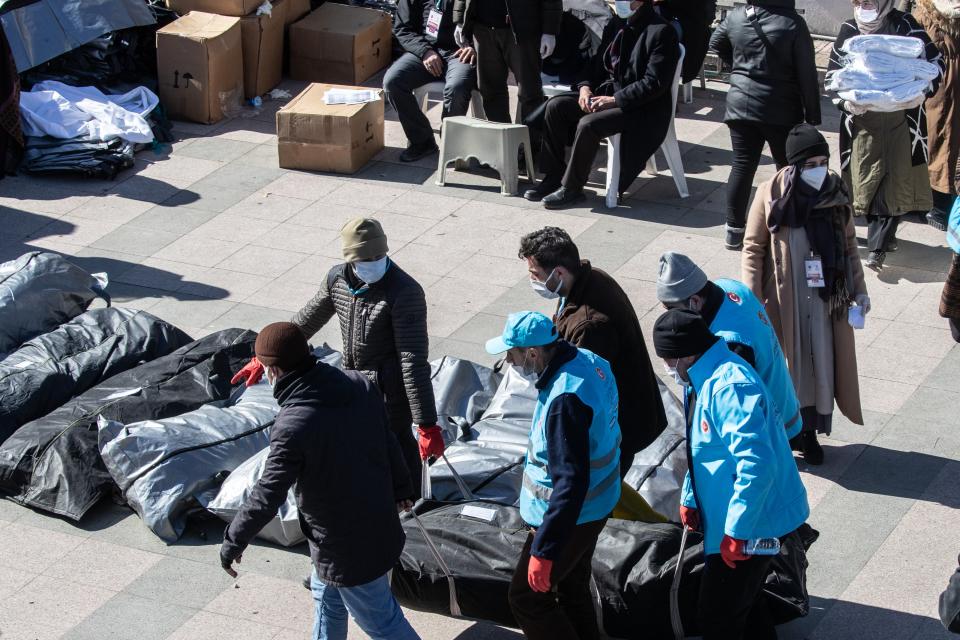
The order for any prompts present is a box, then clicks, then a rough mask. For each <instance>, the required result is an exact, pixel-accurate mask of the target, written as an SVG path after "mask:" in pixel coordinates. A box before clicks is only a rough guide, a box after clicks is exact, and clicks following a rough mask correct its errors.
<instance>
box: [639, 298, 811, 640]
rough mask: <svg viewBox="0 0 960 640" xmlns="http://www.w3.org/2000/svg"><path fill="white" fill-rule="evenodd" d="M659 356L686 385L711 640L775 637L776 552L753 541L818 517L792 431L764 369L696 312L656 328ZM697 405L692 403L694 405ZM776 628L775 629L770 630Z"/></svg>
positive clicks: (688, 489)
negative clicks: (770, 598) (771, 605)
mask: <svg viewBox="0 0 960 640" xmlns="http://www.w3.org/2000/svg"><path fill="white" fill-rule="evenodd" d="M653 342H654V348H655V349H656V352H657V355H658V356H659V357H661V358H662V359H663V360H664V362H665V363H666V366H667V368H668V369H669V370H670V371H671V373H672V374H673V375H674V377H675V378H676V379H677V381H678V382H679V383H680V384H682V385H683V386H684V388H685V390H686V392H685V397H684V408H685V410H686V415H687V417H688V420H687V447H688V448H687V456H688V463H689V468H690V471H689V472H688V473H687V476H686V479H685V480H684V485H683V492H682V496H681V507H680V519H681V521H682V522H683V524H684V525H685V526H688V527H690V528H692V529H698V530H701V531H702V532H703V535H704V553H705V555H706V567H705V570H704V574H703V578H702V583H701V590H700V602H699V610H698V614H699V618H700V625H701V627H700V629H701V632H702V634H703V637H704V640H715V639H719V638H723V639H725V640H732V639H736V638H741V637H742V636H743V632H744V630H745V629H747V628H749V629H750V630H751V633H754V632H756V635H755V636H751V637H759V638H766V637H774V638H775V637H776V633H775V631H774V628H773V623H772V621H771V620H770V616H769V612H768V611H767V608H766V606H765V605H764V603H763V602H762V599H761V597H760V596H761V588H762V586H763V583H764V580H765V578H766V574H767V571H768V569H769V564H770V560H771V556H765V555H752V556H750V555H746V554H745V547H746V543H747V542H748V541H750V540H753V539H757V538H783V537H784V536H786V535H788V534H790V533H791V532H793V531H794V530H795V529H797V528H798V527H799V526H800V525H801V524H803V523H804V522H805V521H806V519H807V517H808V516H809V515H810V507H809V505H808V504H807V492H806V489H804V486H803V482H801V480H800V474H799V473H798V471H797V465H796V463H795V462H794V460H793V454H792V453H791V451H790V446H789V444H788V442H787V434H786V432H785V431H784V429H783V426H782V423H781V421H780V418H779V417H778V416H777V412H776V410H775V409H774V406H773V402H772V401H771V398H770V395H769V393H768V392H767V389H766V387H765V385H764V384H763V381H761V380H760V377H759V376H758V375H757V372H756V371H755V370H754V369H753V368H752V367H750V366H749V365H748V364H747V363H746V362H745V361H744V360H743V359H742V358H741V357H740V356H738V355H736V354H734V353H732V352H731V351H730V349H728V348H727V344H726V342H725V341H724V340H722V339H720V338H719V337H718V336H716V335H714V334H713V333H712V332H711V331H710V328H709V327H707V325H706V323H705V322H704V321H703V319H702V318H701V317H700V316H699V315H698V314H697V313H695V312H693V311H690V310H688V309H671V310H670V311H667V312H666V313H664V314H663V315H662V316H660V318H659V319H658V320H657V322H656V324H655V325H654V329H653ZM691 405H692V406H691ZM767 632H768V633H767Z"/></svg>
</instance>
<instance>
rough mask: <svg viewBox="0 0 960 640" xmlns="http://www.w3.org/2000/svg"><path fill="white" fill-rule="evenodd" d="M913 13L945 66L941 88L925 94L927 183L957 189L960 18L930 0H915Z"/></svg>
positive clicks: (945, 189) (938, 188) (949, 190)
mask: <svg viewBox="0 0 960 640" xmlns="http://www.w3.org/2000/svg"><path fill="white" fill-rule="evenodd" d="M913 16H914V17H915V18H916V19H917V22H919V23H920V24H921V26H923V28H924V29H925V30H926V32H927V34H928V35H929V36H930V39H931V40H932V41H933V44H935V45H936V47H937V49H939V50H940V55H942V56H943V61H944V63H945V65H946V69H945V71H944V73H943V81H942V82H941V83H940V90H939V91H937V92H936V93H935V94H933V95H932V96H930V97H929V98H927V102H926V103H925V106H926V110H927V130H928V132H929V144H930V163H929V166H930V186H931V187H933V188H934V189H935V190H936V191H939V192H941V193H953V194H956V193H958V187H960V185H958V184H957V180H956V175H955V172H954V168H955V167H956V166H957V160H958V158H960V125H958V124H957V122H958V119H960V19H956V20H948V19H947V18H945V17H944V16H943V15H942V14H941V13H939V12H938V11H937V9H936V7H935V6H934V4H933V2H932V0H917V4H916V6H915V7H914V9H913Z"/></svg>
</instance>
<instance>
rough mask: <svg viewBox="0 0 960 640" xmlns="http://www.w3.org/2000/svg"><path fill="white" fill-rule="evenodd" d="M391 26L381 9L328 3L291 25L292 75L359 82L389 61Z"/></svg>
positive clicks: (323, 79)
mask: <svg viewBox="0 0 960 640" xmlns="http://www.w3.org/2000/svg"><path fill="white" fill-rule="evenodd" d="M390 27H391V25H390V17H389V16H388V15H387V14H386V13H384V12H382V11H377V10H376V9H365V8H363V7H352V6H348V5H342V4H333V3H330V2H328V3H326V4H324V5H323V6H321V7H320V8H319V9H317V10H316V11H314V12H313V13H311V14H310V15H308V16H307V17H306V18H304V19H303V20H300V21H299V22H297V23H295V24H294V25H293V26H291V27H290V75H291V76H292V77H293V78H294V79H296V80H309V81H310V82H340V83H343V84H360V83H361V82H363V81H364V80H366V79H367V78H369V77H370V76H372V75H373V74H375V73H376V72H378V71H380V70H381V69H383V68H384V67H386V66H387V65H388V64H390V55H391V47H392V44H393V41H392V38H393V34H392V32H391V28H390Z"/></svg>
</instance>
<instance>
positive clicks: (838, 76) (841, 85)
mask: <svg viewBox="0 0 960 640" xmlns="http://www.w3.org/2000/svg"><path fill="white" fill-rule="evenodd" d="M914 80H916V77H914V74H913V73H912V72H911V71H909V70H900V71H892V72H887V71H881V72H879V73H875V72H873V71H872V70H870V69H863V68H859V67H842V68H840V69H836V70H834V71H829V72H828V73H827V78H826V83H825V86H826V88H827V89H828V90H829V91H846V90H848V89H890V88H893V87H896V86H897V85H901V84H905V83H907V82H913V81H914Z"/></svg>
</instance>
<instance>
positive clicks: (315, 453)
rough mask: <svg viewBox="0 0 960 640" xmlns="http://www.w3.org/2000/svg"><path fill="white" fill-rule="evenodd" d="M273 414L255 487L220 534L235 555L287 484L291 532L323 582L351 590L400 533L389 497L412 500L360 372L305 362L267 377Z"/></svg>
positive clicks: (390, 560)
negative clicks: (296, 525)
mask: <svg viewBox="0 0 960 640" xmlns="http://www.w3.org/2000/svg"><path fill="white" fill-rule="evenodd" d="M273 395H274V397H276V399H277V401H278V402H279V403H280V413H279V414H278V415H277V419H276V422H274V424H273V427H272V428H271V430H270V454H269V456H268V457H267V461H266V464H265V466H264V469H263V475H262V476H261V478H260V480H259V482H257V485H256V486H255V487H254V488H253V490H252V491H251V493H250V497H249V498H248V499H247V501H246V503H245V504H244V505H243V508H242V509H241V510H240V512H239V513H237V515H236V516H235V517H234V519H233V522H231V523H230V526H228V527H227V531H226V534H225V535H224V540H223V548H222V549H221V557H226V558H229V559H231V560H232V559H235V558H236V557H237V556H239V555H240V554H242V553H243V550H244V549H245V548H246V546H247V545H248V544H249V543H250V541H251V540H252V539H253V537H254V536H255V535H256V534H257V533H258V532H259V531H260V530H261V529H262V528H263V527H264V526H266V525H267V523H268V522H270V520H271V519H273V518H274V517H275V516H276V515H277V510H278V509H279V508H280V505H281V504H283V501H284V500H286V498H287V491H289V489H290V487H291V486H293V484H294V483H296V489H295V490H294V492H295V494H296V496H297V507H298V509H299V511H300V528H301V529H302V530H303V533H304V535H305V536H306V537H307V540H308V541H309V543H310V557H311V558H312V560H313V564H314V567H315V568H316V570H317V574H318V575H319V576H320V579H321V580H323V581H324V582H326V583H327V584H332V585H334V586H341V587H352V586H356V585H360V584H365V583H367V582H370V581H371V580H374V579H376V578H379V577H380V576H382V575H384V574H385V573H387V571H389V570H390V568H391V567H392V566H393V565H394V563H396V561H397V558H399V557H400V551H401V550H402V549H403V543H404V535H403V529H402V527H401V526H400V520H399V518H398V517H397V506H396V504H397V501H399V500H405V499H408V498H410V497H412V496H413V487H412V485H411V484H410V476H409V474H408V473H407V468H406V465H405V464H404V462H403V459H402V457H401V454H400V448H399V446H398V445H397V441H396V438H395V437H394V435H393V433H392V432H391V431H390V429H389V428H388V425H387V416H386V413H385V412H384V408H383V401H382V400H381V399H380V394H379V393H377V390H376V389H375V388H374V387H373V386H372V385H371V384H370V381H369V380H367V379H366V378H365V377H364V376H362V375H360V374H358V373H357V372H354V371H340V370H339V369H335V368H334V367H331V366H330V365H327V364H324V363H323V362H319V361H311V362H309V363H308V364H307V365H305V366H304V367H301V368H300V369H298V370H296V371H293V372H291V373H289V374H287V375H285V376H283V377H282V378H280V379H279V380H278V381H277V384H276V387H275V388H274V391H273Z"/></svg>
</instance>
